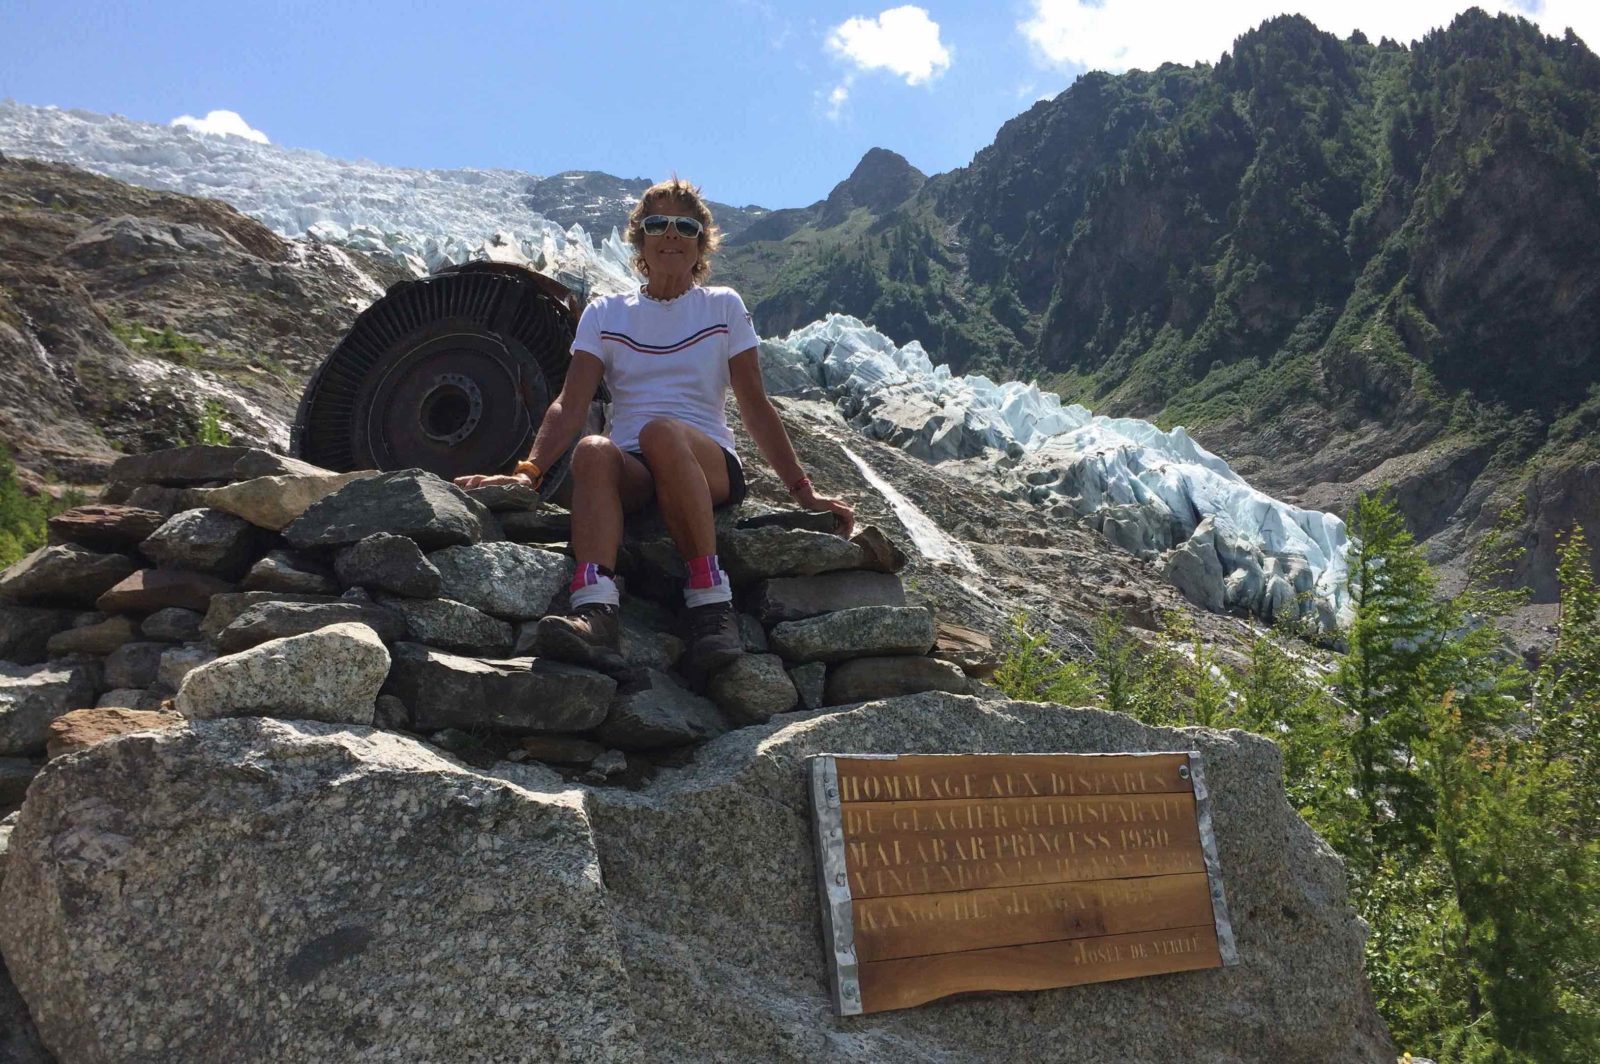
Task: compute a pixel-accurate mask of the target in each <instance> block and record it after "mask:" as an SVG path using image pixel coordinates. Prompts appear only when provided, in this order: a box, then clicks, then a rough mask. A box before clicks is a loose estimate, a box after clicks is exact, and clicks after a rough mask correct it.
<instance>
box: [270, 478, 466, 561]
mask: <svg viewBox="0 0 1600 1064" xmlns="http://www.w3.org/2000/svg"><path fill="white" fill-rule="evenodd" d="M479 509H481V508H477V507H474V506H473V505H471V504H470V500H468V498H467V496H466V495H465V494H464V493H463V492H462V491H461V489H459V488H457V487H456V486H455V485H454V484H450V483H447V482H446V481H443V480H440V479H439V478H438V477H436V476H434V475H433V474H432V473H428V472H424V471H423V470H420V469H403V470H400V471H398V472H394V473H383V474H380V475H378V476H375V477H364V478H362V479H360V480H356V481H352V482H351V483H349V484H346V485H345V486H344V487H342V488H340V489H339V490H338V491H335V492H334V493H333V494H331V495H328V496H327V497H326V498H323V499H321V500H319V501H317V502H315V503H313V504H312V505H311V506H310V507H309V508H308V509H307V510H306V512H305V513H303V514H301V515H300V517H299V518H297V519H296V520H295V521H294V522H293V523H292V524H290V525H289V526H288V527H287V528H285V529H284V530H283V535H284V538H285V539H287V540H288V541H289V543H290V545H292V546H294V547H298V548H300V549H301V550H304V549H307V548H310V547H344V546H348V545H350V544H352V543H356V542H358V541H360V540H363V539H365V538H366V537H368V536H370V535H372V534H373V533H374V532H390V533H393V534H394V535H397V536H405V537H407V538H409V539H412V540H415V541H416V543H417V545H418V546H420V547H422V548H423V549H424V550H436V549H438V548H440V547H451V546H457V545H463V544H468V543H476V542H478V541H479V540H480V539H483V538H484V525H483V522H482V521H481V520H480V518H479ZM483 513H485V514H487V513H488V511H483ZM490 516H491V520H492V515H490Z"/></svg>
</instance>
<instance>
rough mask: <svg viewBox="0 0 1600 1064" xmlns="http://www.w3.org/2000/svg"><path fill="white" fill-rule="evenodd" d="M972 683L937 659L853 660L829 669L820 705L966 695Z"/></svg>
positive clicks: (896, 657) (907, 656)
mask: <svg viewBox="0 0 1600 1064" xmlns="http://www.w3.org/2000/svg"><path fill="white" fill-rule="evenodd" d="M971 690H972V681H970V680H968V679H967V675H966V673H964V672H962V671H961V667H960V666H958V665H952V664H950V663H949V662H948V661H940V660H939V659H938V658H919V657H914V656H912V655H909V654H900V655H896V656H895V657H889V658H853V659H851V660H850V661H841V662H839V663H838V664H837V665H830V666H828V679H827V683H826V685H825V686H824V688H823V692H822V701H823V704H825V705H829V706H842V705H846V704H848V703H851V702H867V701H872V700H874V699H879V698H894V697H896V696H897V695H911V694H920V693H922V692H924V691H948V692H951V693H953V694H967V693H968V692H969V691H971Z"/></svg>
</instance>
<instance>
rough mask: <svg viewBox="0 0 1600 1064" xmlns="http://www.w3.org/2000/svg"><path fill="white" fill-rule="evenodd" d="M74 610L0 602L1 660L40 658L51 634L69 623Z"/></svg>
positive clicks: (31, 661) (33, 662) (29, 662)
mask: <svg viewBox="0 0 1600 1064" xmlns="http://www.w3.org/2000/svg"><path fill="white" fill-rule="evenodd" d="M74 612H75V611H73V610H70V609H67V610H52V609H45V608H42V607H39V606H10V605H6V604H4V603H0V661H9V662H11V663H12V664H13V665H36V664H38V663H39V662H41V661H43V660H44V659H45V656H46V654H47V653H48V651H47V649H46V647H47V646H48V644H49V642H50V637H51V636H53V635H55V634H56V633H57V632H60V631H63V630H65V629H66V628H69V627H70V626H71V625H72V617H73V614H74Z"/></svg>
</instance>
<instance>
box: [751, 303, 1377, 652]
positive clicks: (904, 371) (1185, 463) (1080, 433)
mask: <svg viewBox="0 0 1600 1064" xmlns="http://www.w3.org/2000/svg"><path fill="white" fill-rule="evenodd" d="M761 354H762V361H763V363H764V365H765V366H766V367H768V370H767V376H768V377H769V378H770V379H772V380H773V383H774V386H775V390H778V391H780V392H788V393H790V394H803V393H804V392H805V391H806V390H807V389H808V388H814V389H816V390H819V391H820V392H822V393H823V394H825V395H826V396H827V397H828V398H829V399H830V400H832V401H833V402H834V403H835V405H837V406H838V407H839V409H840V411H841V412H842V413H844V414H845V416H846V418H847V419H848V420H849V421H850V423H851V424H852V425H854V426H855V427H856V428H857V429H859V430H860V431H862V432H863V433H864V434H866V435H868V436H870V437H873V438H876V439H880V440H883V441H884V442H887V443H891V444H894V445H895V446H898V447H901V448H902V449H904V450H906V451H908V452H909V453H911V454H913V455H915V456H916V457H919V458H922V459H923V460H925V461H929V462H942V461H956V462H963V460H968V461H965V462H964V463H963V467H962V471H963V472H964V473H966V474H968V475H979V476H989V477H992V478H993V480H994V482H995V483H997V484H998V485H1000V486H1001V488H1002V490H1003V492H1004V493H1005V494H1007V495H1009V496H1011V497H1012V498H1016V499H1025V500H1027V501H1029V502H1032V503H1034V504H1036V505H1041V506H1049V507H1053V508H1055V512H1057V513H1060V514H1061V515H1062V516H1067V515H1073V516H1077V517H1081V518H1085V519H1087V521H1088V523H1089V524H1090V525H1091V526H1092V527H1094V528H1096V529H1097V530H1098V531H1100V532H1101V533H1102V534H1103V535H1105V536H1106V538H1107V539H1109V540H1110V541H1111V542H1113V543H1115V544H1116V545H1118V546H1121V547H1124V548H1125V549H1128V550H1131V551H1133V552H1134V553H1137V554H1141V555H1144V556H1146V557H1149V558H1151V559H1152V560H1156V561H1159V562H1160V563H1161V565H1162V567H1163V571H1164V572H1166V573H1167V575H1168V577H1169V579H1172V580H1173V582H1174V583H1176V584H1177V585H1178V586H1179V587H1180V588H1181V589H1182V590H1183V591H1184V592H1185V594H1187V595H1188V596H1189V597H1190V598H1191V599H1196V600H1197V601H1200V600H1205V601H1203V604H1205V605H1207V606H1210V607H1212V608H1218V609H1220V608H1224V607H1235V608H1239V609H1245V610H1248V611H1249V612H1251V613H1254V614H1256V615H1257V616H1260V617H1263V618H1265V619H1268V620H1290V621H1310V622H1313V623H1314V624H1316V625H1317V626H1318V627H1323V628H1331V627H1333V626H1334V625H1336V624H1339V623H1343V622H1345V621H1347V620H1348V618H1349V615H1350V603H1349V596H1348V592H1347V579H1348V575H1349V574H1348V566H1347V560H1348V554H1349V548H1350V538H1349V534H1348V531H1347V530H1346V528H1345V524H1344V522H1343V521H1342V520H1340V519H1339V518H1338V517H1336V516H1334V515H1333V514H1329V513H1324V512H1322V511H1320V510H1307V509H1303V508H1301V507H1298V506H1292V505H1290V504H1288V503H1284V502H1280V501H1279V500H1277V499H1274V498H1272V497H1271V496H1269V495H1267V494H1265V493H1264V492H1261V491H1258V490H1256V489H1255V488H1253V487H1251V486H1250V485H1249V484H1248V483H1247V482H1246V481H1245V480H1244V478H1243V477H1241V476H1239V475H1238V474H1237V473H1235V472H1234V471H1233V470H1232V469H1231V468H1229V466H1228V464H1227V462H1225V461H1223V460H1222V459H1221V458H1219V457H1218V456H1217V455H1215V454H1212V453H1211V452H1210V451H1208V450H1206V449H1205V448H1204V447H1202V446H1200V444H1198V443H1197V442H1195V440H1194V439H1193V438H1192V437H1190V436H1189V434H1188V433H1187V432H1185V431H1184V429H1183V428H1182V427H1181V426H1180V427H1177V428H1174V429H1171V430H1162V429H1160V428H1158V427H1157V426H1155V425H1152V424H1151V423H1149V422H1148V421H1141V420H1139V419H1136V418H1113V417H1103V416H1099V415H1096V414H1093V413H1091V412H1090V411H1089V410H1088V409H1086V408H1085V407H1083V406H1080V405H1077V404H1071V405H1063V404H1062V401H1061V397H1060V396H1059V395H1056V394H1055V393H1053V392H1047V391H1043V390H1041V389H1040V388H1039V387H1038V385H1036V384H1031V383H1024V382H1021V381H1006V382H1004V383H1000V384H997V383H995V382H994V381H991V380H989V379H988V378H987V377H984V376H981V375H977V374H973V375H968V376H956V375H954V374H952V373H951V371H950V368H949V366H947V365H943V364H939V365H936V364H934V362H933V359H932V358H931V356H929V354H928V352H927V351H926V350H925V349H924V348H923V347H922V345H921V344H920V343H918V342H916V341H912V342H910V343H907V344H904V345H897V344H896V343H895V342H894V341H893V340H891V339H890V338H889V337H887V336H885V335H883V334H882V333H880V332H878V331H877V330H876V329H874V328H872V327H871V326H869V325H867V324H865V323H864V322H861V321H859V320H857V319H855V318H852V317H849V316H848V315H843V314H830V315H828V316H827V317H825V318H824V319H822V320H821V321H816V322H812V323H811V324H809V325H805V326H803V327H801V328H799V329H797V330H795V331H794V332H791V333H790V334H789V335H788V336H785V337H783V338H781V339H769V340H763V341H762V348H761ZM1206 552H1210V555H1211V557H1207V555H1206ZM1213 558H1214V562H1213V560H1212V559H1213ZM1195 566H1200V567H1201V570H1203V571H1209V572H1211V573H1213V574H1214V577H1213V578H1212V579H1209V580H1203V579H1201V578H1200V577H1199V574H1198V572H1197V571H1196V569H1195ZM1205 583H1210V584H1213V585H1215V586H1214V587H1202V586H1200V585H1202V584H1205Z"/></svg>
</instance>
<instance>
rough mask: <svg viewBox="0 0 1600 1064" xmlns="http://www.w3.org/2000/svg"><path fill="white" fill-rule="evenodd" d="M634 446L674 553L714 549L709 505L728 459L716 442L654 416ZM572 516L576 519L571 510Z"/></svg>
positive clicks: (716, 498) (721, 486)
mask: <svg viewBox="0 0 1600 1064" xmlns="http://www.w3.org/2000/svg"><path fill="white" fill-rule="evenodd" d="M639 450H640V452H642V453H643V454H644V461H645V465H646V466H648V467H649V470H650V475H651V476H652V477H653V478H654V479H655V491H656V504H657V505H658V506H659V507H660V509H661V519H662V520H663V521H664V522H666V526H667V531H668V532H669V533H670V534H671V535H672V542H673V543H675V544H676V545H677V547H678V553H679V554H682V555H683V556H684V557H685V558H703V557H705V556H706V555H707V554H715V553H716V552H717V527H716V522H715V519H714V518H713V517H712V514H711V509H712V507H713V506H715V505H716V504H717V503H719V502H722V501H724V500H725V499H727V497H728V491H729V486H728V460H727V458H725V457H724V452H723V450H722V448H721V447H720V446H719V445H718V444H717V441H716V440H713V439H712V438H711V437H710V436H707V435H706V434H705V433H703V432H701V431H700V430H699V429H697V428H694V427H692V426H690V425H686V424H684V423H683V422H681V421H674V420H672V419H671V418H659V419H657V420H655V421H652V422H650V423H649V424H647V425H646V426H645V427H644V429H643V431H641V432H640V433H639ZM573 517H574V522H576V517H577V515H576V513H574V515H573ZM613 549H614V548H613Z"/></svg>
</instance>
